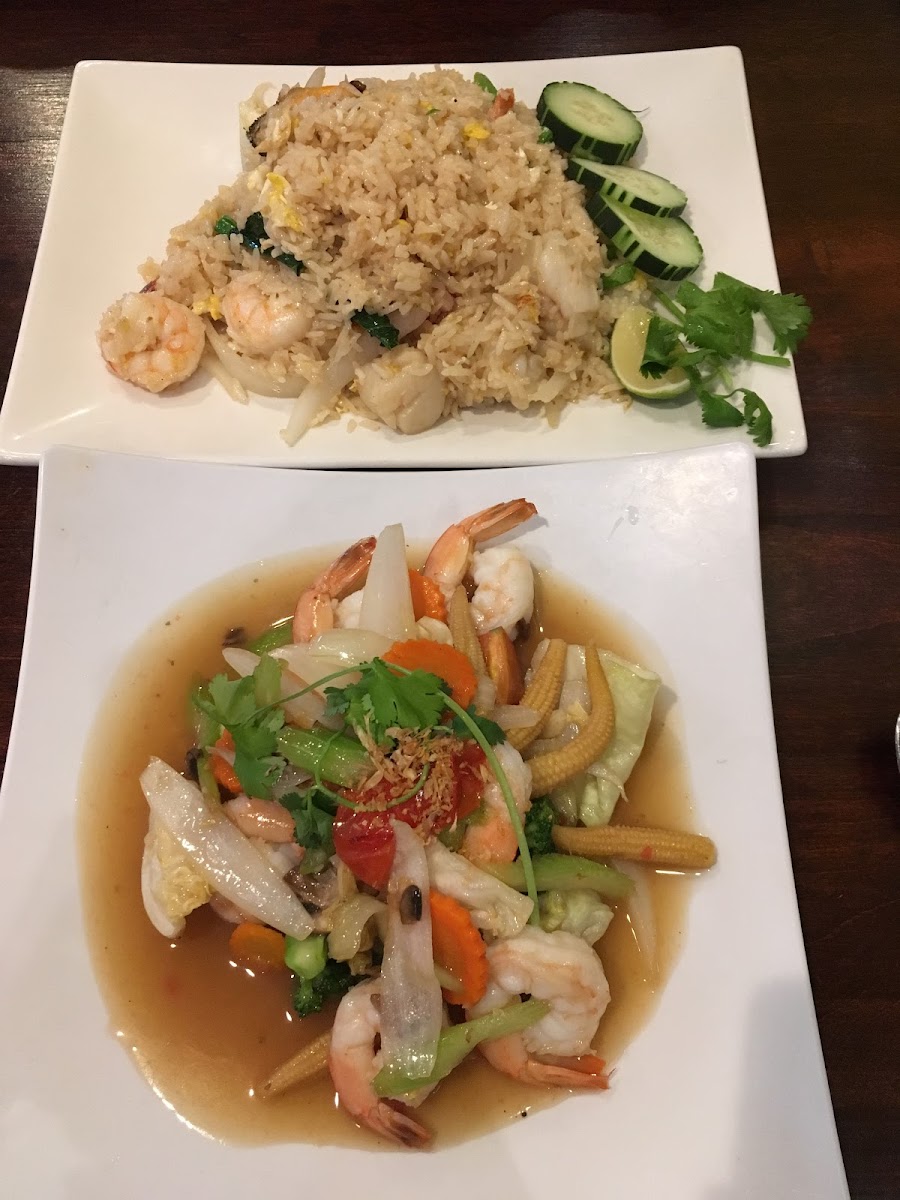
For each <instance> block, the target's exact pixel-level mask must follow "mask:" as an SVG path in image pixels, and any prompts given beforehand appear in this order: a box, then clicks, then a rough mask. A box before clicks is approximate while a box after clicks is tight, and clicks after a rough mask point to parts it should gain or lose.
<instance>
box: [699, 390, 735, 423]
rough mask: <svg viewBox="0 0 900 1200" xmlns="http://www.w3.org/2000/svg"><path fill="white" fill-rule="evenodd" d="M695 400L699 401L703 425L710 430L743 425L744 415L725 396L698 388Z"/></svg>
mask: <svg viewBox="0 0 900 1200" xmlns="http://www.w3.org/2000/svg"><path fill="white" fill-rule="evenodd" d="M697 399H698V400H699V401H700V408H701V410H702V414H703V424H704V425H708V426H709V428H710V429H729V428H732V427H736V426H738V425H743V423H744V414H743V413H742V412H741V411H740V409H737V408H735V406H734V405H733V404H730V403H729V402H728V398H727V396H720V395H718V394H717V393H716V392H707V391H706V390H705V389H704V388H698V389H697Z"/></svg>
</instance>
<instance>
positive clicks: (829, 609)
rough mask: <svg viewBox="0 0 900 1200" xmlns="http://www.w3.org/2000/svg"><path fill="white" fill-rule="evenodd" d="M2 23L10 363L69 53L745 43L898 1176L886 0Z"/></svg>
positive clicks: (791, 582)
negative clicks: (797, 301)
mask: <svg viewBox="0 0 900 1200" xmlns="http://www.w3.org/2000/svg"><path fill="white" fill-rule="evenodd" d="M0 30H2V37H0V67H2V68H3V69H2V70H0V201H2V209H0V215H2V224H0V228H2V231H3V232H2V237H0V373H2V376H3V378H4V379H5V377H6V374H7V372H8V368H9V363H10V360H11V357H12V353H13V347H14V344H15V340H16V334H17V330H18V325H19V318H20V315H21V312H22V306H23V303H24V301H25V293H26V289H27V287H28V281H29V277H30V274H31V268H32V263H33V260H34V255H35V250H36V248H37V242H38V236H39V233H40V229H41V221H42V219H43V214H44V206H45V203H46V199H47V192H48V188H49V186H50V179H51V175H52V171H53V163H54V157H55V154H56V148H57V142H58V138H59V132H60V127H61V124H62V119H63V113H64V111H65V106H66V98H67V95H68V91H69V81H70V76H71V70H72V67H73V65H74V63H75V62H76V61H78V60H79V59H85V58H145V59H155V60H183V61H211V62H259V63H264V62H271V61H291V60H294V61H297V62H325V63H327V62H348V63H353V62H384V63H390V62H398V61H399V62H434V61H438V60H444V61H448V62H449V61H472V60H475V59H481V60H484V61H489V60H494V59H504V58H509V59H515V58H548V57H558V56H569V55H579V54H602V53H624V52H633V51H646V50H668V49H676V48H681V47H689V46H705V45H718V44H736V45H738V46H740V47H741V49H742V50H743V53H744V60H745V64H746V71H747V77H748V82H749V89H750V98H751V102H752V105H753V114H754V119H755V122H756V139H757V144H758V147H759V158H760V163H761V166H762V174H763V180H764V183H765V188H766V196H767V199H768V204H769V214H770V218H771V224H772V232H773V235H774V240H775V250H776V253H777V257H778V265H779V268H780V272H781V279H782V285H783V287H784V289H785V290H786V291H788V290H789V291H797V292H801V293H802V294H804V295H805V296H806V297H807V299H808V300H809V302H810V304H811V306H812V309H813V312H814V314H815V322H814V324H813V327H812V333H811V335H810V337H809V339H808V341H807V343H806V344H805V346H804V348H803V351H802V353H801V355H800V358H799V362H798V367H797V369H798V373H799V377H800V386H801V390H802V393H803V402H804V408H805V410H806V415H807V421H808V426H809V439H810V450H809V453H808V454H807V455H806V456H805V457H804V458H800V459H786V460H781V461H769V462H763V463H761V464H760V467H759V492H760V536H761V540H762V559H763V579H764V586H765V598H766V620H767V625H768V636H769V663H770V668H771V675H772V692H773V698H774V705H775V719H776V726H777V732H778V743H779V748H780V754H781V770H782V777H783V781H784V797H785V807H786V809H787V819H788V828H789V831H790V839H791V850H792V853H793V860H794V873H795V876H796V880H797V891H798V894H799V901H800V912H801V916H802V919H803V929H804V933H805V937H806V947H807V953H808V955H809V965H810V971H811V974H812V984H813V991H814V994H815V1000H816V1007H817V1011H818V1017H819V1026H820V1029H821V1035H822V1042H823V1046H824V1051H825V1062H826V1065H827V1068H828V1077H829V1081H830V1084H831V1092H832V1096H833V1100H834V1107H835V1111H836V1114H837V1124H838V1130H839V1133H840V1138H841V1144H842V1147H843V1152H844V1159H845V1162H846V1167H847V1174H848V1177H849V1180H850V1186H851V1190H852V1194H853V1196H854V1197H855V1198H856V1200H876V1198H877V1200H888V1198H892V1200H893V1198H896V1197H898V1196H900V1149H898V1147H900V1075H898V1071H900V1050H898V1047H900V1019H898V1018H900V999H898V965H897V962H898V955H897V948H898V943H897V929H898V925H900V922H898V915H900V905H898V898H900V895H898V854H897V847H898V840H897V826H898V815H900V777H898V774H897V767H896V763H895V761H894V751H893V744H892V729H893V724H894V721H895V719H896V717H897V714H898V712H900V621H898V615H900V611H898V610H900V415H898V414H900V390H898V387H897V379H898V363H897V347H898V329H900V304H898V285H897V276H898V268H900V235H898V227H900V221H898V217H900V211H898V203H897V197H898V193H900V178H898V161H900V155H898V144H897V136H896V135H897V118H898V102H897V97H898V93H897V66H896V64H897V62H898V61H900V37H898V33H900V10H898V9H897V6H896V4H894V3H891V0H856V2H855V3H852V4H851V3H847V0H840V2H839V3H834V2H833V0H804V2H802V3H792V2H791V0H782V3H781V4H779V5H777V6H776V5H775V4H767V3H754V2H750V0H745V3H743V4H741V5H732V4H727V3H723V2H715V0H705V2H703V0H695V2H694V3H692V4H689V5H678V4H675V3H672V2H671V0H670V2H669V3H666V2H663V0H635V2H634V3H623V2H620V3H618V4H616V3H610V4H606V5H599V4H594V5H578V4H566V3H557V2H554V0H546V2H545V3H542V4H536V3H535V4H529V3H528V2H527V0H526V2H525V3H522V2H521V0H517V2H515V3H513V2H512V0H495V2H494V3H493V4H489V5H485V4H477V3H469V2H468V0H455V2H454V3H440V4H424V5H423V4H422V3H419V4H418V5H416V6H413V5H411V4H410V5H407V4H404V3H397V2H396V0H382V2H381V3H380V4H377V5H375V4H364V5H358V6H356V5H352V4H351V5H348V4H346V3H344V4H337V3H334V2H333V0H319V3H317V4H306V5H300V6H298V5H296V4H294V3H287V2H285V0H275V2H273V3H271V4H269V5H267V6H260V7H258V8H255V9H251V10H246V9H241V8H239V7H236V6H229V5H221V4H212V3H203V2H201V0H181V2H178V3H175V2H172V0H157V3H156V4H155V5H153V6H152V8H150V9H147V8H145V7H143V6H130V5H127V4H124V5H123V4H121V3H116V4H113V3H107V2H106V0H84V3H82V4H80V5H77V6H73V5H64V4H62V3H46V4H36V5H35V4H33V5H24V6H14V5H13V4H12V3H11V2H10V0H2V4H0ZM35 483H36V472H35V471H34V470H32V469H28V468H11V467H5V468H3V469H2V470H0V571H2V579H3V584H2V586H3V600H2V603H0V745H2V749H3V751H4V752H5V748H6V742H7V738H8V732H9V723H10V720H11V718H12V712H13V703H14V699H15V692H16V679H17V675H18V669H19V656H20V652H21V646H22V635H23V627H24V620H25V607H26V602H27V598H28V576H29V568H30V562H31V544H32V533H33V526H34V503H35ZM735 636H736V637H739V636H740V630H739V629H738V630H735ZM40 799H41V798H40V796H39V795H35V797H34V798H33V801H34V803H40ZM892 931H893V933H892ZM761 1200H763V1198H761ZM766 1200H768V1198H766ZM773 1200H774V1198H773ZM809 1200H814V1198H813V1197H810V1198H809Z"/></svg>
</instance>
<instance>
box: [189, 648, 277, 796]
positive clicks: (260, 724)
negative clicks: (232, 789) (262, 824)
mask: <svg viewBox="0 0 900 1200" xmlns="http://www.w3.org/2000/svg"><path fill="white" fill-rule="evenodd" d="M272 661H274V660H272ZM257 670H260V668H257ZM270 670H271V669H270V668H265V667H263V668H262V670H261V671H260V674H261V676H265V675H268V674H269V673H270ZM257 682H258V681H257V680H256V679H255V676H254V675H248V676H246V677H245V678H243V679H229V678H228V677H227V676H226V675H216V676H214V677H213V678H212V679H211V680H210V681H209V684H208V687H207V694H206V695H203V694H202V693H201V692H198V693H197V694H195V697H194V704H195V705H196V706H197V707H198V708H199V709H200V711H201V712H203V713H204V714H205V715H206V716H207V717H209V718H211V719H212V720H213V721H215V722H217V723H218V724H219V725H220V726H222V727H223V728H224V729H227V730H228V732H229V733H230V734H231V736H232V738H233V739H234V770H235V773H236V775H237V777H238V779H239V780H240V784H241V787H242V788H243V790H244V791H245V792H246V793H247V795H248V796H258V797H259V798H260V799H263V800H265V799H268V797H269V795H270V794H271V791H272V785H273V784H274V783H276V782H277V780H278V778H279V777H280V775H281V773H282V771H283V770H284V767H285V760H284V759H283V758H282V757H281V756H280V755H277V754H276V753H275V750H276V734H277V733H278V730H279V729H281V727H282V726H283V725H284V711H283V709H281V708H277V707H276V708H264V709H260V708H258V707H257V695H256V689H257Z"/></svg>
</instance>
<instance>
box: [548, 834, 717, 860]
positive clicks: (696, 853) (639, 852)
mask: <svg viewBox="0 0 900 1200" xmlns="http://www.w3.org/2000/svg"><path fill="white" fill-rule="evenodd" d="M553 840H554V842H555V843H556V845H557V846H558V847H559V848H560V849H561V850H566V851H568V852H569V854H575V853H580V854H589V855H591V857H594V858H627V859H630V860H632V861H633V862H642V863H647V864H652V865H653V866H656V867H678V868H681V870H683V871H702V870H705V869H706V868H707V867H711V866H713V864H714V863H715V861H716V848H715V846H714V844H713V843H712V842H711V841H710V839H709V838H708V837H703V836H702V835H701V834H699V833H681V832H675V831H673V830H669V829H645V828H643V827H642V826H634V825H599V826H597V827H596V828H595V829H567V828H566V827H565V826H563V825H556V826H555V827H554V829H553ZM563 857H566V856H563Z"/></svg>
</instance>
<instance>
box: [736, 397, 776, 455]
mask: <svg viewBox="0 0 900 1200" xmlns="http://www.w3.org/2000/svg"><path fill="white" fill-rule="evenodd" d="M739 390H740V391H741V392H743V394H744V424H745V425H746V426H747V432H748V433H749V434H750V436H751V437H752V438H753V440H754V442H756V444H757V446H768V445H769V443H770V442H771V441H772V413H771V411H770V409H769V406H768V405H767V404H766V402H765V400H763V399H762V397H761V396H757V394H756V392H751V391H750V389H749V388H740V389H739Z"/></svg>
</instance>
